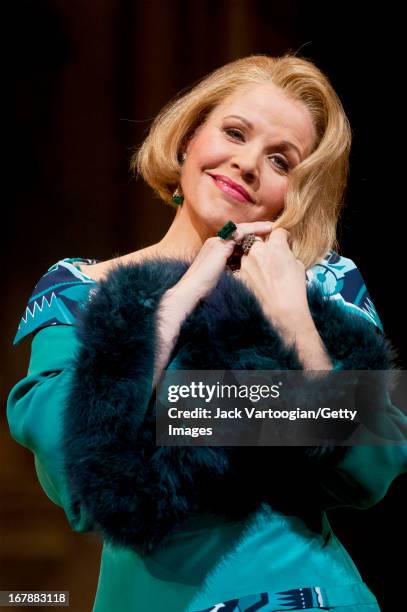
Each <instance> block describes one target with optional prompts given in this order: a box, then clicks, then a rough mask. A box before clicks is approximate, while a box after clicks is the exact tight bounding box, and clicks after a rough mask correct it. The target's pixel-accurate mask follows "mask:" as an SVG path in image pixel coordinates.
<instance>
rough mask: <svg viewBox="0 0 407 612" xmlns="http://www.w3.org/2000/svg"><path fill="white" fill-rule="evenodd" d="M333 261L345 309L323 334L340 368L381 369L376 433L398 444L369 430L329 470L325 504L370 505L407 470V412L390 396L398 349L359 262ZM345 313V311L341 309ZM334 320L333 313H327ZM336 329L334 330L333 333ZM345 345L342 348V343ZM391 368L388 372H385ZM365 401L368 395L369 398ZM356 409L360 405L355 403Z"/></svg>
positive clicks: (374, 406) (373, 401) (338, 299)
mask: <svg viewBox="0 0 407 612" xmlns="http://www.w3.org/2000/svg"><path fill="white" fill-rule="evenodd" d="M334 264H335V265H336V266H337V270H336V274H338V266H339V268H340V269H341V274H342V280H341V282H340V284H339V281H337V286H338V284H339V289H340V291H339V292H338V293H335V292H332V293H333V298H334V300H333V301H334V303H335V304H337V305H339V306H340V307H341V309H342V312H343V318H344V321H343V323H341V322H339V321H338V323H337V324H335V317H333V319H334V320H333V325H331V326H328V328H327V334H326V337H325V338H323V339H324V341H325V345H326V346H328V347H329V349H328V352H329V353H330V355H331V357H332V358H333V361H334V363H335V365H336V367H337V369H344V370H364V369H366V370H368V369H373V370H379V371H381V373H380V374H379V375H378V377H377V381H378V382H379V380H380V379H382V381H383V384H382V385H381V386H379V385H374V386H375V394H374V396H373V393H369V394H368V397H369V400H370V406H369V405H367V406H366V405H363V406H359V408H360V409H361V410H363V411H365V413H366V410H369V411H370V413H371V414H372V418H373V419H374V418H375V419H376V424H377V430H376V433H377V432H380V436H381V437H384V438H387V439H388V440H391V441H393V442H394V444H390V443H387V444H378V443H377V436H376V434H375V433H374V432H373V431H365V432H364V434H363V436H362V437H361V438H360V439H358V441H357V443H356V444H355V445H353V446H350V447H348V448H347V449H346V451H345V452H344V453H343V454H342V457H341V458H340V460H339V461H338V462H337V463H336V464H335V465H334V466H331V467H329V469H327V470H326V472H325V473H324V475H323V477H322V478H321V481H320V485H321V490H322V496H323V498H324V503H325V507H326V508H329V507H331V508H334V507H338V506H353V507H356V508H359V509H364V508H369V507H371V506H373V505H375V504H377V503H378V502H380V501H381V500H382V499H383V498H384V496H385V495H386V493H387V491H388V489H389V487H390V485H391V484H392V482H393V481H394V480H395V479H396V478H397V477H398V476H400V475H402V474H405V473H406V472H407V415H406V413H405V412H403V411H402V410H401V409H400V408H399V407H397V406H396V405H394V403H393V402H392V398H391V395H390V387H391V384H389V381H390V379H391V372H392V371H393V373H394V370H395V369H396V367H395V365H394V362H395V359H396V353H395V350H394V349H393V347H392V346H391V344H390V342H389V341H388V339H387V338H386V336H385V333H384V330H383V326H382V323H381V321H380V318H379V316H378V314H377V311H376V309H375V307H374V304H373V301H372V299H371V298H370V295H369V293H368V291H367V288H366V285H365V282H364V280H363V277H362V274H361V273H360V271H359V269H358V268H357V266H356V264H355V263H354V262H353V261H352V260H350V259H345V258H343V257H340V259H339V260H338V259H335V261H334ZM338 312H340V310H339V311H338ZM328 318H329V316H328ZM332 328H334V330H335V333H334V334H333V333H332ZM339 345H340V346H339ZM386 371H387V374H386ZM364 403H366V395H365V399H364ZM355 407H356V408H357V407H358V406H355Z"/></svg>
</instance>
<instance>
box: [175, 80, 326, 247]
mask: <svg viewBox="0 0 407 612" xmlns="http://www.w3.org/2000/svg"><path fill="white" fill-rule="evenodd" d="M232 115H233V116H232ZM315 139H316V133H315V129H314V126H313V123H312V119H311V116H310V114H309V111H308V109H307V107H306V106H305V105H304V104H303V103H301V102H297V101H294V100H291V99H289V98H287V97H286V95H285V94H284V93H283V92H282V91H281V90H280V89H279V88H277V87H276V86H275V85H273V84H264V85H263V84H262V85H253V86H250V87H247V86H245V87H244V88H240V89H239V90H237V91H236V92H235V93H234V94H233V95H231V96H230V97H229V98H227V99H226V100H224V101H223V102H222V103H221V104H220V105H219V106H217V107H216V108H215V109H214V110H213V111H212V113H211V114H210V115H209V116H208V118H207V120H206V121H205V123H204V124H202V125H201V126H199V128H198V129H197V130H196V132H195V133H194V135H193V137H192V138H191V139H190V141H189V143H188V146H187V148H186V153H187V157H186V160H185V162H184V164H183V167H182V175H181V186H182V190H183V193H184V203H183V206H182V208H183V209H184V211H183V212H184V213H185V212H188V214H189V215H190V216H191V219H192V220H193V221H194V222H195V224H196V223H198V224H199V225H200V226H201V227H202V228H205V231H206V232H207V233H208V234H209V235H214V234H216V232H217V231H218V230H219V229H220V228H221V227H222V225H224V223H226V221H228V220H229V219H231V220H232V221H234V222H235V223H242V222H248V221H262V220H273V219H275V218H276V217H277V215H278V213H279V212H280V211H281V209H282V208H283V205H284V196H285V194H286V191H287V187H288V181H289V177H290V172H291V171H292V169H293V168H294V167H295V166H296V165H297V164H299V163H300V162H301V161H302V160H303V159H304V158H305V157H307V155H309V154H310V153H311V152H312V149H313V146H314V142H315ZM216 177H218V178H216ZM228 181H229V184H225V183H227V182H228ZM230 181H231V182H230ZM233 185H235V187H236V189H234V188H233ZM239 187H240V190H239Z"/></svg>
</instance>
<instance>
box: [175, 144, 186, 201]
mask: <svg viewBox="0 0 407 612" xmlns="http://www.w3.org/2000/svg"><path fill="white" fill-rule="evenodd" d="M186 156H187V154H186V153H183V154H182V155H181V160H182V163H183V162H184V161H185V159H186ZM172 201H173V202H174V204H176V205H177V206H181V205H182V203H183V201H184V195H183V193H182V190H181V185H178V187H177V188H176V190H175V191H174V193H173V194H172Z"/></svg>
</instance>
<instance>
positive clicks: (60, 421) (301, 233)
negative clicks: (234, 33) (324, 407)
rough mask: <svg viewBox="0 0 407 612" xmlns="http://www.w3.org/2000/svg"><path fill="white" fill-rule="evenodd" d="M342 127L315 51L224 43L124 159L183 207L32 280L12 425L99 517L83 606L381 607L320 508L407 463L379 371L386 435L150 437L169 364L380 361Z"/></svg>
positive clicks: (380, 485)
mask: <svg viewBox="0 0 407 612" xmlns="http://www.w3.org/2000/svg"><path fill="white" fill-rule="evenodd" d="M350 140H351V135H350V128H349V125H348V121H347V118H346V116H345V113H344V111H343V108H342V105H341V103H340V101H339V99H338V97H337V95H336V93H335V92H334V90H333V88H332V87H331V85H330V83H329V81H328V79H327V78H326V77H325V76H324V75H323V74H322V73H321V72H320V71H319V70H318V69H317V68H316V67H315V66H314V65H313V64H312V63H311V62H309V61H307V60H304V59H300V58H298V57H294V56H290V55H286V56H283V57H280V58H271V57H267V56H264V55H257V56H250V57H247V58H243V59H240V60H237V61H235V62H232V63H230V64H227V65H226V66H223V67H221V68H220V69H218V70H216V71H215V72H214V73H212V74H210V75H209V76H207V77H206V78H205V79H203V80H202V81H201V82H200V83H199V84H198V85H196V86H195V87H194V88H193V89H191V90H190V91H189V92H188V93H186V94H184V95H182V96H180V97H179V98H177V99H176V100H175V101H172V102H171V103H170V104H169V105H168V106H167V107H166V108H164V109H163V111H162V112H161V113H160V114H159V115H158V117H157V118H156V120H155V122H154V123H153V125H152V128H151V130H150V133H149V135H148V137H147V139H146V140H145V142H144V143H143V145H142V146H141V148H140V149H139V150H138V151H137V152H136V154H135V156H134V158H133V167H134V168H136V169H137V170H138V171H139V172H140V173H141V175H142V176H143V177H144V179H145V180H146V181H147V183H148V184H149V185H150V186H151V187H152V188H153V189H154V190H155V192H156V193H158V195H159V196H160V197H161V198H162V200H163V201H164V202H166V203H172V204H174V205H176V206H177V212H176V215H175V218H174V221H173V223H172V224H171V227H170V228H169V230H168V232H167V233H166V235H165V236H164V237H163V238H162V240H160V242H158V243H157V244H154V245H151V246H149V247H147V248H145V249H142V250H140V251H136V252H134V253H130V254H128V255H125V256H123V257H119V258H117V259H114V260H111V261H107V262H98V261H96V260H86V259H81V258H71V259H69V258H66V259H63V260H60V261H59V262H57V263H56V264H55V265H54V266H52V267H51V268H50V269H49V270H48V272H47V274H45V275H44V276H43V277H42V278H41V279H40V281H39V283H38V284H37V286H36V288H35V289H34V293H33V295H32V297H31V298H30V300H29V303H28V306H27V309H26V313H25V315H24V316H23V318H22V321H21V323H20V326H19V331H18V333H17V336H16V339H15V342H18V341H20V340H21V339H22V338H23V337H25V336H27V335H28V334H29V333H33V334H34V337H33V343H32V356H31V361H30V367H29V370H28V375H27V377H26V378H24V379H23V380H21V381H20V382H19V383H17V384H16V385H15V387H14V388H13V389H12V391H11V393H10V396H9V400H8V407H7V414H8V419H9V424H10V430H11V433H12V435H13V437H14V438H15V439H16V440H17V441H18V442H20V443H21V444H23V445H24V446H26V447H28V448H30V449H31V450H33V452H34V454H35V457H36V469H37V474H38V477H39V480H40V482H41V484H42V486H43V488H44V490H45V491H46V493H47V494H48V496H49V497H50V498H51V499H52V500H53V501H54V502H55V503H57V504H59V505H60V506H62V507H63V509H64V511H65V513H66V515H67V518H68V520H69V522H70V524H71V526H72V528H73V529H74V530H75V531H97V532H99V533H101V535H102V537H103V541H104V545H103V555H102V565H101V574H100V578H99V585H98V592H97V596H96V601H95V607H94V610H95V611H96V612H104V611H107V610H112V609H115V610H123V611H124V610H140V611H143V612H144V611H147V610H148V611H154V612H155V611H158V610H165V611H166V612H170V611H173V610H174V611H181V610H182V611H184V610H185V611H189V612H198V611H200V610H213V611H215V610H218V609H224V610H231V611H232V610H249V609H256V610H264V611H265V612H266V611H271V610H283V609H290V610H297V609H320V608H324V609H327V608H329V609H335V610H342V609H343V610H345V608H346V610H347V611H350V610H355V611H357V610H360V611H361V610H363V611H364V612H365V611H367V610H379V607H378V604H377V601H376V598H375V597H374V595H373V594H372V593H371V592H370V590H369V588H368V587H367V585H366V584H365V583H364V582H363V579H362V578H361V576H360V574H359V572H358V570H357V569H356V567H355V565H354V564H353V562H352V560H351V558H350V557H349V555H348V553H347V552H346V551H345V549H344V548H343V547H342V545H341V544H340V543H339V541H338V540H337V538H336V537H335V535H334V534H333V533H332V530H331V528H330V525H329V522H328V519H327V516H326V514H325V510H326V509H327V508H330V507H335V506H341V505H351V506H354V507H357V508H366V507H370V506H371V505H373V504H375V503H377V502H378V501H379V500H380V499H382V498H383V496H384V495H385V493H386V491H387V489H388V487H389V485H390V484H391V482H392V481H393V480H394V478H396V477H397V476H398V475H399V474H400V473H402V472H405V471H406V469H407V452H406V446H401V445H400V442H401V441H403V440H404V439H405V435H406V429H407V419H406V417H405V416H404V415H403V414H402V413H401V412H400V410H398V409H397V408H396V407H395V406H393V405H392V404H391V401H390V399H389V394H388V392H387V389H384V393H383V394H382V396H381V397H382V399H380V400H379V399H378V398H377V399H376V400H375V402H376V403H375V405H374V406H372V410H373V409H374V410H375V411H376V412H377V413H378V414H380V417H381V420H382V423H383V427H384V429H385V432H386V433H390V435H391V436H392V438H391V439H392V440H395V441H397V442H398V444H394V445H392V446H375V445H374V444H373V443H372V444H371V445H369V437H367V438H366V439H365V440H364V442H365V444H367V445H366V446H352V447H345V446H342V447H339V446H338V447H330V446H321V447H293V446H291V447H270V446H263V447H242V448H239V447H228V446H224V447H219V446H218V447H211V446H200V447H193V446H179V447H177V446H176V447H171V446H162V447H160V446H156V444H155V393H154V390H155V388H156V386H157V384H158V382H159V381H160V380H161V375H162V374H163V371H164V370H165V369H168V370H171V369H172V370H182V369H184V370H188V369H189V370H208V369H210V370H218V369H219V370H233V369H234V370H237V369H247V370H253V369H254V370H256V369H258V370H323V371H325V374H324V377H325V376H328V377H329V375H330V374H329V372H330V370H332V369H343V370H353V369H356V370H357V369H361V370H369V369H372V370H375V369H376V370H388V369H389V368H391V365H392V349H391V347H390V345H389V343H388V341H387V340H386V338H385V337H384V335H383V333H382V330H381V323H380V320H379V318H378V317H377V314H376V312H375V310H374V307H373V305H372V303H371V300H370V298H369V296H368V294H367V291H366V288H365V286H364V283H363V279H362V277H361V275H360V273H359V271H358V269H357V267H356V266H355V264H354V263H353V262H352V261H351V260H349V259H346V258H344V257H341V256H339V255H338V254H337V253H336V252H335V251H334V250H333V248H334V247H335V244H336V242H335V230H336V223H337V220H338V215H339V212H340V209H341V204H342V201H343V194H344V190H345V186H346V180H347V172H348V156H349V149H350ZM311 384H315V385H317V384H318V382H317V381H316V380H315V382H314V383H311ZM316 388H317V387H316Z"/></svg>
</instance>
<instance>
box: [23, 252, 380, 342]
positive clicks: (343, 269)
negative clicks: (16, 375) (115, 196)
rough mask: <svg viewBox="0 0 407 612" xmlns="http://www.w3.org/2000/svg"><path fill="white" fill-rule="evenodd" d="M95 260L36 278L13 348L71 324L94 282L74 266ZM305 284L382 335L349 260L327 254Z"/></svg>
mask: <svg viewBox="0 0 407 612" xmlns="http://www.w3.org/2000/svg"><path fill="white" fill-rule="evenodd" d="M98 262H99V260H97V259H83V258H80V257H70V258H65V259H61V260H59V261H58V262H57V263H56V264H54V265H53V266H51V267H50V268H49V270H48V271H47V273H46V274H44V276H42V277H41V278H40V280H39V281H38V283H37V285H36V286H35V288H34V291H33V293H32V295H31V297H30V299H29V300H28V304H27V307H26V309H25V312H24V314H23V316H22V317H21V321H20V324H19V326H18V331H17V334H16V336H15V338H14V341H13V345H16V344H18V343H19V342H20V341H21V340H22V339H23V338H25V337H26V336H28V335H29V334H31V333H33V332H37V331H39V330H40V329H42V328H44V327H47V326H49V325H74V324H75V321H76V318H77V316H78V312H79V310H80V309H81V308H83V306H84V305H85V304H86V302H87V301H88V300H89V299H90V298H91V296H92V291H95V290H96V285H97V282H96V281H95V280H93V279H91V278H89V277H88V276H86V275H85V274H83V273H82V272H81V270H80V269H79V268H78V267H77V266H75V265H74V264H75V263H85V264H95V263H98ZM306 276H307V282H308V283H318V284H319V285H320V286H321V288H322V290H323V292H324V295H326V297H327V298H329V299H332V300H337V301H339V302H340V303H341V304H342V305H343V306H344V307H345V308H347V309H349V310H350V311H351V312H353V313H354V314H357V315H359V316H361V317H363V318H364V319H366V320H367V321H370V322H371V323H374V324H375V325H376V326H377V328H378V329H379V330H380V331H382V332H383V326H382V323H381V321H380V319H379V316H378V314H377V312H376V309H375V307H374V305H373V302H372V300H371V299H370V296H369V294H368V292H367V289H366V285H365V283H364V281H363V278H362V275H361V273H360V272H359V270H358V268H357V267H356V265H355V264H354V262H353V261H352V260H351V259H347V258H346V257H342V256H341V255H338V253H335V252H334V251H330V252H329V253H328V254H327V255H326V256H325V257H324V258H323V259H321V261H320V262H318V263H317V264H315V265H314V266H313V267H312V268H310V269H309V270H307V272H306Z"/></svg>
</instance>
